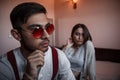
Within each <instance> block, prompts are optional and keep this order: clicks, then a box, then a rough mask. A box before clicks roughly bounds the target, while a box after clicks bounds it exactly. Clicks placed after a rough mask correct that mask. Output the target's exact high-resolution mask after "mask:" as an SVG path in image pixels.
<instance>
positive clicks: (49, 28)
mask: <svg viewBox="0 0 120 80" xmlns="http://www.w3.org/2000/svg"><path fill="white" fill-rule="evenodd" d="M46 31H47V33H48V34H52V33H53V31H54V25H53V24H50V25H49V26H48V27H47V29H46Z"/></svg>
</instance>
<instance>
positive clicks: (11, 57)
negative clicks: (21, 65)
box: [7, 51, 20, 80]
mask: <svg viewBox="0 0 120 80" xmlns="http://www.w3.org/2000/svg"><path fill="white" fill-rule="evenodd" d="M7 58H8V60H9V62H10V63H11V65H12V68H13V70H14V74H15V78H16V80H20V77H19V73H18V69H17V63H16V59H15V56H14V54H13V51H10V52H8V53H7Z"/></svg>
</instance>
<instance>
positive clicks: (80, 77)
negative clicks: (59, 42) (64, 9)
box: [63, 24, 96, 80]
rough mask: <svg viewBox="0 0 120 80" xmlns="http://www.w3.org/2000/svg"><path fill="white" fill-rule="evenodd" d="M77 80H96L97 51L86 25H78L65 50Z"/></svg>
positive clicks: (74, 28) (73, 30)
mask: <svg viewBox="0 0 120 80" xmlns="http://www.w3.org/2000/svg"><path fill="white" fill-rule="evenodd" d="M63 51H64V52H65V54H66V56H67V58H68V59H69V61H70V63H71V69H72V71H73V73H74V75H75V77H76V79H77V80H86V79H89V80H95V79H96V77H95V68H96V64H95V50H94V46H93V43H92V38H91V35H90V32H89V30H88V29H87V27H86V26H85V25H84V24H76V25H75V26H74V27H73V29H72V32H71V38H70V39H69V40H68V43H67V45H66V46H65V47H64V48H63Z"/></svg>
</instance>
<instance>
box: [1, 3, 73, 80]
mask: <svg viewBox="0 0 120 80" xmlns="http://www.w3.org/2000/svg"><path fill="white" fill-rule="evenodd" d="M10 19H11V23H12V26H13V29H12V30H11V34H12V36H13V37H14V38H15V39H16V40H18V41H19V42H20V44H21V46H20V47H19V48H16V49H14V50H12V51H11V52H9V53H7V54H5V55H3V56H1V58H0V80H51V79H52V80H53V74H54V73H53V71H54V69H53V67H54V65H53V61H55V60H57V57H55V59H53V56H52V53H53V52H54V51H55V50H56V51H57V56H58V70H57V73H56V75H55V77H54V79H56V80H74V79H75V78H74V76H73V74H72V71H71V69H70V63H69V61H68V60H67V58H66V56H65V55H64V53H63V52H62V51H60V50H58V49H57V48H54V49H55V50H54V51H53V52H52V49H53V47H50V46H49V36H50V35H51V34H52V32H53V31H54V26H53V25H52V24H50V23H49V22H48V18H47V16H46V9H45V8H44V6H42V5H41V4H38V3H34V2H26V3H22V4H19V5H18V6H16V7H15V8H14V9H13V10H12V12H11V14H10ZM11 53H13V55H12V56H8V54H11ZM13 56H14V57H15V59H13ZM11 58H12V61H11V63H10V60H11ZM52 60H53V61H52ZM15 61H16V65H15V64H14V63H13V62H15ZM12 65H13V66H12ZM55 65H57V64H55ZM55 67H56V66H55ZM17 74H18V75H17Z"/></svg>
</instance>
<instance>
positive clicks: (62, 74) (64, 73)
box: [0, 47, 75, 80]
mask: <svg viewBox="0 0 120 80" xmlns="http://www.w3.org/2000/svg"><path fill="white" fill-rule="evenodd" d="M56 50H57V53H58V61H59V69H58V73H57V76H56V80H75V78H74V76H73V74H72V71H71V69H70V63H69V61H68V59H67V58H66V56H65V54H64V53H63V52H62V51H60V50H59V49H56ZM14 54H15V58H16V62H17V67H18V71H19V76H20V79H21V80H22V77H23V74H24V71H25V67H26V63H27V61H26V59H25V58H24V57H23V55H22V54H21V52H20V48H16V49H15V50H14ZM52 67H53V64H52V53H51V47H48V50H47V51H46V52H45V63H44V66H43V67H42V68H41V69H40V71H39V74H38V80H51V77H52V72H53V69H52ZM0 80H15V75H14V71H13V69H12V67H11V65H10V63H9V61H8V60H7V56H6V55H4V56H1V57H0Z"/></svg>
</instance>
